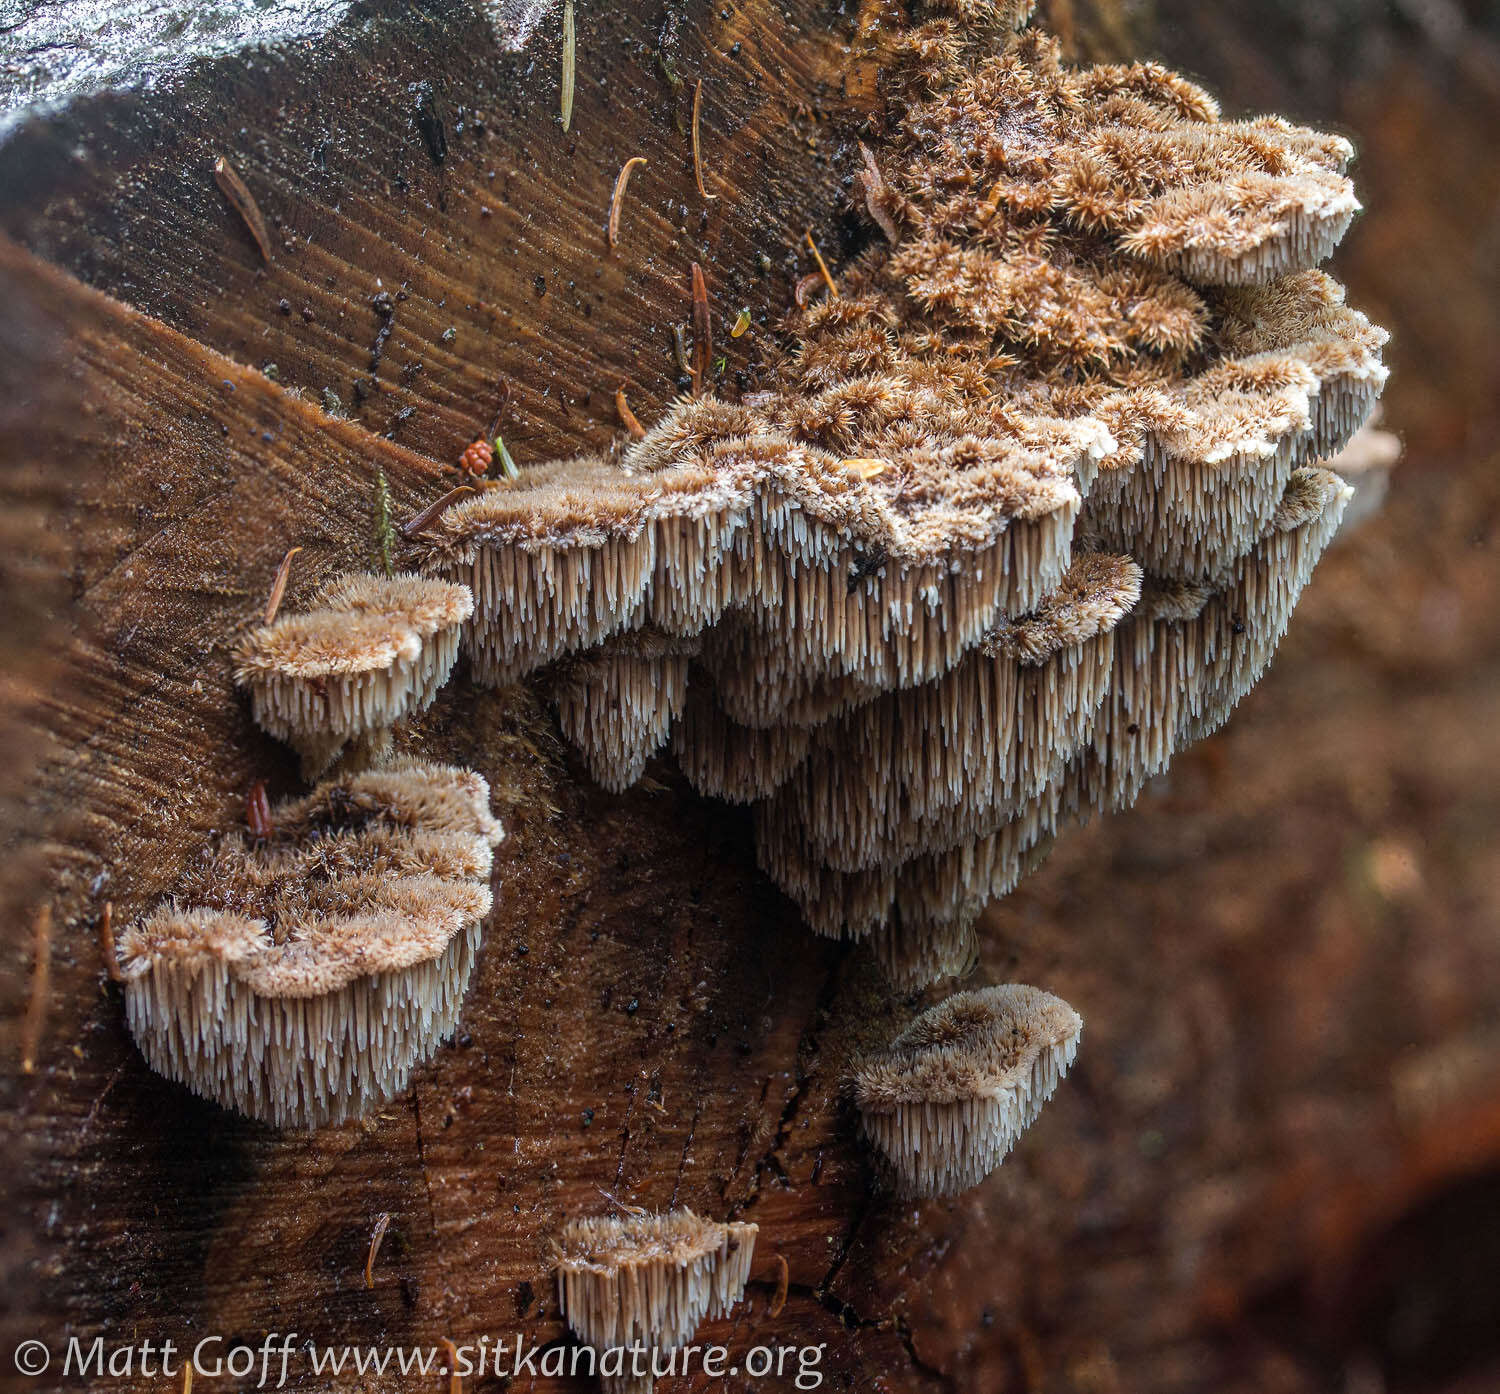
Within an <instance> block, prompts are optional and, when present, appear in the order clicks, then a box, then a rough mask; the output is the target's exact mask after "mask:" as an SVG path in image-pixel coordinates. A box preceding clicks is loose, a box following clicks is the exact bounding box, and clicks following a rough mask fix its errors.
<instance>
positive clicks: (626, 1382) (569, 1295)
mask: <svg viewBox="0 0 1500 1394" xmlns="http://www.w3.org/2000/svg"><path fill="white" fill-rule="evenodd" d="M757 1232H758V1227H757V1226H755V1225H753V1224H745V1223H743V1222H731V1223H729V1224H719V1223H717V1222H715V1221H712V1220H705V1219H701V1218H700V1217H698V1216H697V1215H695V1214H693V1212H692V1211H691V1210H687V1209H679V1210H672V1211H670V1212H669V1213H667V1214H664V1215H650V1214H645V1215H638V1216H633V1215H632V1216H624V1217H618V1216H612V1215H610V1216H599V1217H594V1218H589V1219H581V1220H573V1221H570V1222H569V1223H568V1224H567V1225H566V1226H565V1227H564V1229H563V1232H562V1234H561V1236H560V1237H559V1239H558V1241H557V1245H556V1261H557V1293H558V1302H559V1304H560V1306H561V1308H562V1313H563V1316H564V1317H565V1318H566V1319H567V1322H568V1325H569V1327H570V1328H571V1329H572V1330H573V1332H574V1334H575V1335H577V1337H578V1338H579V1339H580V1340H581V1341H582V1342H583V1343H584V1344H585V1345H587V1346H591V1347H592V1348H593V1349H594V1351H595V1352H596V1354H597V1355H598V1356H599V1357H600V1359H599V1368H601V1369H603V1370H604V1371H605V1373H604V1376H603V1380H602V1382H603V1384H604V1387H605V1389H606V1390H616V1391H620V1394H625V1391H630V1394H638V1392H639V1394H644V1392H645V1391H649V1390H650V1389H651V1387H652V1379H651V1377H650V1375H649V1374H647V1375H645V1377H644V1378H637V1377H636V1376H635V1375H634V1374H633V1372H632V1365H631V1362H630V1361H629V1359H628V1357H624V1356H623V1355H622V1353H624V1352H628V1351H630V1350H632V1349H644V1350H645V1351H646V1352H647V1354H648V1361H646V1362H643V1364H644V1365H645V1368H647V1369H648V1370H649V1368H650V1366H649V1353H651V1352H660V1353H661V1354H663V1355H666V1354H668V1353H670V1352H673V1351H676V1350H679V1349H680V1348H681V1347H683V1346H684V1345H686V1344H687V1343H688V1342H689V1341H690V1340H692V1338H693V1333H694V1332H695V1331H696V1330H697V1329H698V1325H699V1323H700V1322H702V1321H703V1320H704V1319H705V1318H706V1317H716V1316H723V1315H724V1314H726V1313H727V1312H728V1311H729V1309H730V1308H731V1307H733V1306H734V1304H735V1303H736V1302H738V1301H739V1300H740V1298H741V1297H742V1296H743V1295H744V1291H745V1284H746V1282H748V1281H749V1278H750V1265H751V1261H752V1260H753V1258H754V1256H755V1237H756V1234H757ZM606 1352H614V1358H615V1360H616V1361H622V1363H621V1364H619V1365H617V1366H616V1368H615V1370H614V1371H613V1372H611V1370H610V1368H609V1364H608V1363H606V1361H605V1359H604V1356H605V1353H606Z"/></svg>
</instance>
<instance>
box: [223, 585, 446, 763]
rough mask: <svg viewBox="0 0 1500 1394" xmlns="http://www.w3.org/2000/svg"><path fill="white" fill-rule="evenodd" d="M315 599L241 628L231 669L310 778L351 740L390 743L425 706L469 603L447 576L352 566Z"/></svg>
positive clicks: (442, 677)
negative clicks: (376, 572) (372, 571)
mask: <svg viewBox="0 0 1500 1394" xmlns="http://www.w3.org/2000/svg"><path fill="white" fill-rule="evenodd" d="M313 605H314V608H313V609H312V610H310V611H308V612H305V613H301V614H283V615H282V616H281V617H280V618H279V619H277V620H275V621H274V622H273V623H271V624H268V625H262V626H261V627H259V628H258V629H255V630H252V631H251V632H250V633H249V634H248V635H246V636H245V638H244V639H243V640H242V641H241V643H240V645H239V650H238V668H237V670H236V674H235V676H236V679H237V681H238V682H239V683H240V684H241V685H242V686H244V687H247V688H248V689H249V691H250V700H251V708H252V711H253V713H254V716H255V720H256V722H257V724H258V725H259V726H260V727H261V728H262V729H263V730H264V731H266V732H268V733H269V734H270V735H273V736H275V737H276V738H277V739H278V740H283V741H286V742H287V743H288V744H289V745H291V746H293V747H294V748H295V749H296V750H297V751H298V752H299V753H300V754H301V755H302V757H303V761H302V763H303V773H304V775H305V776H307V777H309V778H313V777H316V776H317V775H318V774H321V773H322V772H323V771H324V770H325V769H327V767H328V766H329V765H330V764H332V763H333V761H334V760H336V759H337V758H338V756H339V754H340V752H341V751H342V750H343V749H344V747H345V746H346V745H347V744H349V742H351V741H358V740H361V739H362V738H363V739H365V740H368V741H370V742H371V743H372V744H373V745H374V746H376V747H377V748H378V747H380V746H382V745H384V744H386V743H388V742H387V740H386V739H385V738H386V737H387V736H388V733H389V731H390V728H391V727H392V726H394V725H395V724H396V722H398V721H400V720H401V719H402V718H403V717H406V716H408V715H410V714H411V713H413V712H418V711H421V710H422V709H423V708H425V707H427V706H430V705H431V703H432V700H433V698H434V697H435V696H436V695H437V692H438V689H439V688H440V687H442V685H443V684H444V683H445V682H446V681H447V680H448V675H449V673H451V672H452V671H453V664H454V662H455V660H456V659H457V657H458V644H459V633H460V626H461V625H462V624H463V622H464V621H465V620H467V619H468V618H469V616H470V615H471V614H472V613H473V609H474V601H473V597H472V596H471V595H470V594H469V592H468V590H467V589H466V588H465V587H463V586H457V585H452V584H450V583H448V582H445V581H436V580H431V579H429V578H426V577H421V576H394V577H384V576H373V575H367V574H365V573H361V572H354V573H349V574H346V575H343V576H339V577H336V578H335V579H334V580H332V581H330V582H329V583H328V584H327V585H325V586H324V587H323V588H322V589H321V590H320V591H319V592H318V594H317V595H316V596H315V597H314V601H313Z"/></svg>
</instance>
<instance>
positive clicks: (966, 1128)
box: [854, 983, 1083, 1197]
mask: <svg viewBox="0 0 1500 1394" xmlns="http://www.w3.org/2000/svg"><path fill="white" fill-rule="evenodd" d="M1082 1030H1083V1019H1082V1018H1081V1017H1080V1016H1079V1015H1078V1013H1077V1012H1075V1011H1074V1010H1073V1009H1072V1008H1071V1007H1070V1006H1069V1005H1068V1004H1067V1003H1066V1002H1064V1001H1062V999H1061V998H1058V997H1054V996H1052V995H1051V994H1050V993H1047V992H1042V991H1041V990H1040V989H1038V988H1034V987H1025V986H1023V985H1021V984H1019V983H1006V984H1004V985H1002V986H1000V987H988V988H983V989H981V990H979V991H977V992H959V993H955V994H954V995H953V996H951V997H949V998H947V999H945V1000H944V1001H942V1002H940V1003H939V1004H938V1005H937V1006H935V1007H932V1008H931V1009H929V1010H928V1011H925V1012H923V1013H922V1015H921V1016H919V1017H918V1018H917V1019H916V1020H915V1021H913V1022H912V1023H911V1025H909V1026H908V1027H907V1028H906V1029H905V1030H904V1031H903V1032H901V1034H900V1035H899V1036H897V1037H896V1039H895V1040H893V1041H892V1042H891V1043H890V1045H889V1046H888V1047H887V1048H886V1049H885V1050H884V1051H881V1052H880V1053H879V1054H876V1055H874V1056H871V1057H869V1058H867V1059H866V1060H865V1061H863V1062H862V1063H861V1065H860V1066H859V1068H858V1070H857V1071H856V1072H855V1075H854V1101H855V1104H856V1105H857V1106H858V1108H859V1113H860V1120H861V1125H862V1127H863V1129H864V1134H865V1136H866V1138H868V1139H869V1141H870V1143H871V1145H872V1146H873V1147H874V1148H875V1149H876V1151H877V1152H878V1153H879V1155H880V1157H881V1158H882V1160H883V1162H884V1164H885V1165H886V1166H887V1167H888V1168H889V1171H890V1173H891V1176H892V1179H893V1180H894V1182H895V1184H896V1186H897V1188H898V1189H899V1190H900V1191H901V1192H902V1193H903V1194H906V1195H908V1196H913V1197H927V1196H951V1195H957V1194H958V1193H959V1192H960V1191H966V1190H968V1189H969V1187H971V1186H975V1185H977V1184H978V1183H979V1182H980V1181H982V1180H984V1178H985V1177H986V1176H988V1175H989V1174H990V1172H992V1171H993V1170H994V1169H995V1168H996V1167H997V1166H999V1165H1000V1163H1001V1162H1002V1161H1003V1160H1004V1159H1005V1156H1006V1154H1007V1153H1008V1152H1009V1151H1010V1150H1011V1148H1012V1147H1014V1146H1015V1144H1016V1140H1017V1139H1018V1138H1019V1137H1020V1135H1021V1134H1022V1133H1023V1132H1025V1130H1026V1129H1027V1128H1029V1127H1030V1126H1031V1124H1032V1122H1033V1121H1035V1119H1036V1117H1037V1115H1038V1114H1039V1113H1040V1112H1041V1110H1042V1105H1043V1104H1045V1103H1046V1102H1047V1100H1048V1099H1050V1098H1051V1097H1052V1093H1053V1091H1054V1090H1055V1089H1056V1088H1057V1084H1058V1081H1059V1080H1060V1079H1061V1078H1062V1076H1063V1075H1065V1074H1066V1073H1067V1071H1068V1067H1069V1066H1070V1065H1071V1064H1072V1063H1073V1057H1074V1055H1075V1054H1076V1053H1077V1051H1078V1038H1079V1035H1080V1033H1081V1032H1082Z"/></svg>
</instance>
